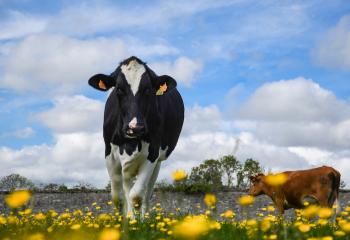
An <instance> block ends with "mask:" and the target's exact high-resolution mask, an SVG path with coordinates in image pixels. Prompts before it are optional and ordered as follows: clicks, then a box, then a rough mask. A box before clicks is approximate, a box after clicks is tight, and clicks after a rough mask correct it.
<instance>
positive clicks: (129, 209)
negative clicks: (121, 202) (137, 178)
mask: <svg viewBox="0 0 350 240" xmlns="http://www.w3.org/2000/svg"><path fill="white" fill-rule="evenodd" d="M131 186H132V176H131V175H130V174H129V172H128V171H124V169H123V190H124V197H125V200H126V203H125V204H126V205H125V210H124V211H125V213H126V214H127V215H130V214H131V216H133V204H132V202H131V199H130V189H131Z"/></svg>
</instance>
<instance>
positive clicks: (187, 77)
mask: <svg viewBox="0 0 350 240" xmlns="http://www.w3.org/2000/svg"><path fill="white" fill-rule="evenodd" d="M150 67H151V68H152V69H154V70H155V72H156V73H157V74H158V75H163V74H167V75H170V76H172V77H174V78H175V79H176V80H177V81H178V82H179V83H182V84H184V85H185V86H191V84H192V83H193V82H194V81H195V80H196V74H198V73H199V72H200V71H201V70H202V67H203V64H202V62H201V61H200V60H192V59H190V58H187V57H179V58H177V59H176V60H175V62H174V63H171V62H168V61H165V62H156V63H151V64H150Z"/></svg>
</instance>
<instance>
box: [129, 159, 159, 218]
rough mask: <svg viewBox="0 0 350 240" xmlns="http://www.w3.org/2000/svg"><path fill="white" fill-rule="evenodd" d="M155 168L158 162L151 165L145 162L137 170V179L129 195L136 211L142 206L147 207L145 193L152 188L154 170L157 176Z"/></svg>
mask: <svg viewBox="0 0 350 240" xmlns="http://www.w3.org/2000/svg"><path fill="white" fill-rule="evenodd" d="M157 166H159V165H158V160H156V161H155V162H153V163H152V162H150V161H148V160H146V161H145V162H144V163H143V164H142V165H141V166H140V168H139V171H138V175H137V179H136V181H135V183H134V185H133V187H132V189H131V190H130V193H129V198H130V200H131V202H132V205H133V207H134V209H135V210H136V211H139V210H140V209H141V208H142V209H144V207H143V206H145V207H147V192H149V191H151V189H150V188H153V185H154V182H155V180H156V179H153V178H152V176H153V174H154V173H155V170H156V172H157V175H158V171H159V169H158V170H157ZM155 178H156V177H155ZM151 183H152V184H151ZM151 185H152V186H151ZM142 214H144V212H142Z"/></svg>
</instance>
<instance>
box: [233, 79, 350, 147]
mask: <svg viewBox="0 0 350 240" xmlns="http://www.w3.org/2000/svg"><path fill="white" fill-rule="evenodd" d="M237 115H238V116H237V117H238V119H240V120H243V122H244V120H245V121H250V122H255V124H251V128H250V130H251V131H252V132H254V133H255V135H256V136H257V137H259V138H260V139H265V140H267V141H269V142H271V143H273V144H276V145H280V146H305V147H318V148H325V149H329V150H335V149H343V148H346V147H350V145H349V134H348V133H349V126H350V125H349V122H350V104H349V102H346V101H343V100H341V99H338V98H337V97H336V96H335V95H334V94H333V93H332V92H331V91H329V90H326V89H324V88H322V87H321V86H320V85H318V84H317V83H315V82H313V81H312V80H307V79H304V78H302V77H299V78H296V79H291V80H282V81H277V82H270V83H267V84H264V85H263V86H261V87H260V88H258V89H257V90H256V91H255V92H254V93H253V94H252V95H251V96H250V97H249V99H248V100H247V101H246V102H245V103H243V104H242V106H241V108H240V111H239V113H238V114H237Z"/></svg>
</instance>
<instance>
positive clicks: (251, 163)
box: [237, 158, 264, 188]
mask: <svg viewBox="0 0 350 240" xmlns="http://www.w3.org/2000/svg"><path fill="white" fill-rule="evenodd" d="M263 171H264V169H263V167H262V166H260V163H259V162H258V161H256V160H254V159H251V158H249V159H247V160H246V161H245V162H244V164H243V167H242V168H241V169H240V170H239V171H238V172H237V188H247V187H248V184H249V177H250V176H252V175H256V174H258V173H262V172H263Z"/></svg>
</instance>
